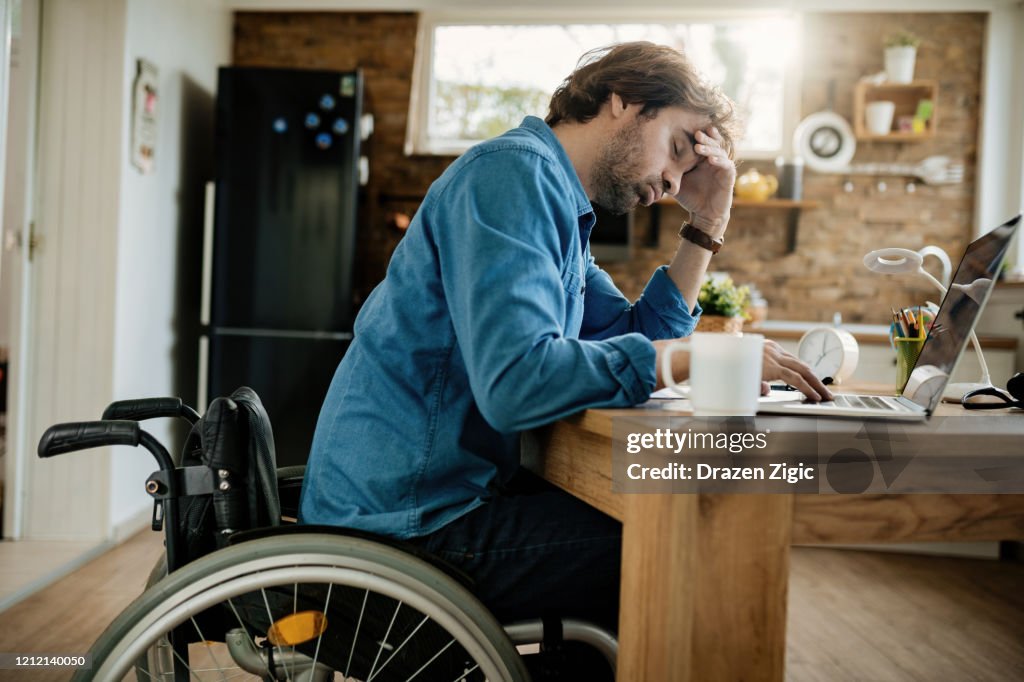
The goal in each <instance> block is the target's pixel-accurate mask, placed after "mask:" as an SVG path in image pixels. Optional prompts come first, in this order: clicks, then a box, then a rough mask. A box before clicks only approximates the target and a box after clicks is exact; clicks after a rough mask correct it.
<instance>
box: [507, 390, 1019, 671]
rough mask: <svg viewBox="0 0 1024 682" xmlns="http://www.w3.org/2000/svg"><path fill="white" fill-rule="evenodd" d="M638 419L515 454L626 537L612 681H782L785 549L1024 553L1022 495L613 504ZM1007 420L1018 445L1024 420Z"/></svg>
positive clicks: (600, 416) (561, 433)
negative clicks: (617, 434)
mask: <svg viewBox="0 0 1024 682" xmlns="http://www.w3.org/2000/svg"><path fill="white" fill-rule="evenodd" d="M638 413H643V410H642V408H639V409H635V410H589V411H587V412H584V413H582V414H580V415H577V416H575V417H571V418H568V419H564V420H562V421H560V422H558V423H556V424H554V425H552V426H550V427H547V428H545V429H541V430H538V431H535V432H532V433H530V434H527V435H526V436H524V440H523V456H524V462H525V463H526V465H527V466H528V467H530V468H531V469H533V470H535V471H537V472H538V473H540V474H541V475H543V476H544V477H545V478H546V479H547V480H549V481H551V482H552V483H554V484H556V485H558V486H559V487H561V488H563V489H565V490H567V491H569V492H570V493H572V494H574V495H576V496H577V497H579V498H580V499H582V500H584V501H585V502H587V503H589V504H591V505H593V506H594V507H596V508H598V509H600V510H602V511H603V512H605V513H607V514H609V515H610V516H613V517H614V518H616V519H619V520H620V521H622V523H623V560H622V592H621V601H620V603H621V609H620V616H619V645H620V650H619V669H618V679H619V680H627V681H630V682H633V681H639V680H658V681H659V682H661V681H681V680H692V681H694V682H706V681H709V680H715V681H717V680H724V681H728V680H746V681H748V682H749V681H753V680H777V681H781V680H783V679H784V665H785V652H786V599H787V589H788V579H789V547H790V545H791V544H827V543H858V542H909V541H980V540H1013V539H1024V495H938V494H917V495H792V494H773V495H736V494H732V495H707V494H676V495H672V494H650V493H645V494H633V495H624V494H616V493H613V492H612V480H611V476H612V419H613V418H615V417H627V418H628V417H631V418H636V416H637V414H638ZM648 414H657V415H658V416H670V415H671V414H673V413H668V412H664V411H658V412H657V413H652V412H648ZM676 414H680V416H685V413H676ZM936 414H937V416H942V415H948V416H951V415H964V414H965V411H964V410H963V409H962V408H960V407H959V406H954V405H944V406H941V407H940V409H939V411H938V412H937V413H936ZM970 414H978V413H973V412H972V413H970ZM1005 418H1006V419H1013V420H1018V421H1016V423H1015V424H1014V426H1013V427H1012V428H1013V429H1016V427H1017V425H1019V427H1020V433H1021V435H1022V436H1024V412H1018V413H1015V414H1014V413H1006V415H1005ZM772 419H777V420H782V419H784V420H787V421H793V419H794V418H791V417H784V418H772ZM760 421H761V418H760V417H758V422H760ZM796 421H801V420H799V419H797V420H796ZM812 421H813V420H812ZM829 421H830V422H831V423H835V422H837V421H840V420H829ZM849 423H851V424H856V422H849ZM794 424H795V422H794ZM775 428H777V427H775ZM917 428H920V429H927V425H918V426H917ZM972 438H976V439H977V445H978V447H984V446H985V442H984V440H985V439H984V437H983V436H982V437H980V438H977V437H976V436H972ZM1022 441H1024V438H1022ZM1004 442H1005V440H1004ZM1016 462H1020V459H1019V455H1018V459H1017V460H1016ZM838 645H839V644H838V643H837V646H838Z"/></svg>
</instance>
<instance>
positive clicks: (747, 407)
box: [661, 332, 764, 416]
mask: <svg viewBox="0 0 1024 682" xmlns="http://www.w3.org/2000/svg"><path fill="white" fill-rule="evenodd" d="M679 350H687V351H689V352H690V391H689V395H688V397H689V398H690V402H691V403H693V411H694V414H696V415H701V416H750V415H753V414H756V413H757V399H758V397H759V396H760V395H761V359H762V356H763V353H764V337H763V336H761V335H760V334H710V333H704V332H697V333H695V334H693V335H692V336H690V337H689V338H688V339H687V340H685V341H677V342H675V343H670V344H669V345H668V346H667V347H666V348H665V349H664V351H663V352H662V356H661V376H662V379H663V380H664V382H665V386H666V387H667V388H670V389H672V390H673V391H675V392H676V393H679V394H680V395H686V394H685V393H683V392H682V390H681V389H682V387H681V386H680V385H679V384H678V383H676V381H675V378H674V377H673V376H672V354H673V353H674V352H676V351H679Z"/></svg>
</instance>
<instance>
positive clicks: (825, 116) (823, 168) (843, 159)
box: [793, 111, 857, 173]
mask: <svg viewBox="0 0 1024 682" xmlns="http://www.w3.org/2000/svg"><path fill="white" fill-rule="evenodd" d="M793 148H794V149H795V150H796V153H797V154H799V155H800V156H802V157H803V159H804V162H806V164H807V166H808V168H810V169H811V170H815V171H818V172H819V173H828V172H835V171H840V170H842V169H843V168H846V167H847V166H849V165H850V161H851V160H852V159H853V154H854V152H856V151H857V141H856V139H855V138H854V136H853V130H852V129H851V128H850V124H849V123H847V122H846V119H845V118H843V117H842V116H840V115H839V114H837V113H836V112H834V111H819V112H816V113H813V114H811V115H810V116H808V117H807V118H805V119H804V120H802V121H800V125H798V126H797V127H796V130H795V131H793Z"/></svg>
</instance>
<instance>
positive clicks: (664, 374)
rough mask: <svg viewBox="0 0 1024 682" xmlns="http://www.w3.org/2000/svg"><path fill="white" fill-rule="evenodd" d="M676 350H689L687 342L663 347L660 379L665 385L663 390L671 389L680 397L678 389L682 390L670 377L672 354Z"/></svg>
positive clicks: (678, 342) (672, 377)
mask: <svg viewBox="0 0 1024 682" xmlns="http://www.w3.org/2000/svg"><path fill="white" fill-rule="evenodd" d="M677 350H685V351H689V350H690V342H689V341H675V342H674V343H670V344H668V345H667V346H665V350H664V352H663V353H662V355H661V379H662V381H663V382H664V384H665V388H671V389H672V390H673V391H675V392H676V393H679V394H680V395H682V393H681V391H680V389H681V388H682V387H681V386H680V385H679V384H678V383H677V382H676V380H675V377H674V376H672V354H673V353H675V352H676V351H677Z"/></svg>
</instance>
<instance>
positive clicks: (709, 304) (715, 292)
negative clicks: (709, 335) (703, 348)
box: [696, 277, 750, 334]
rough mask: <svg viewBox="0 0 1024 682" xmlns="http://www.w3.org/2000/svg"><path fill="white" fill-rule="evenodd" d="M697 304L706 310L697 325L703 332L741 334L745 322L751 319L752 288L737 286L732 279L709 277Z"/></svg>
mask: <svg viewBox="0 0 1024 682" xmlns="http://www.w3.org/2000/svg"><path fill="white" fill-rule="evenodd" d="M697 302H698V303H699V304H700V307H701V309H702V310H703V311H704V312H703V313H701V316H700V321H698V322H697V329H696V331H699V332H728V333H732V334H735V333H739V332H741V331H743V321H744V320H749V319H750V289H749V288H747V287H745V286H743V287H738V286H736V285H735V284H733V281H732V279H731V278H729V277H720V278H713V277H708V278H707V279H706V280H705V281H704V283H703V284H702V285H701V287H700V294H698V296H697Z"/></svg>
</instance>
